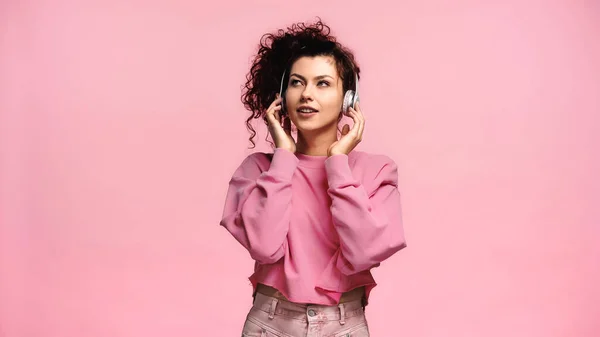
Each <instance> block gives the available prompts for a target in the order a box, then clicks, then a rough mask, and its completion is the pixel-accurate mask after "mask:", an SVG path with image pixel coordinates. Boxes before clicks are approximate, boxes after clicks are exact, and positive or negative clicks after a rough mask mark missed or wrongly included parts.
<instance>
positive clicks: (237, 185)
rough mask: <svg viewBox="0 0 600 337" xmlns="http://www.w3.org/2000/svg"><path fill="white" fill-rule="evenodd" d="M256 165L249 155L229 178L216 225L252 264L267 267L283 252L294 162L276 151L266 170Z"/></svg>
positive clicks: (255, 158)
mask: <svg viewBox="0 0 600 337" xmlns="http://www.w3.org/2000/svg"><path fill="white" fill-rule="evenodd" d="M265 160H266V158H265ZM259 161H260V157H259V155H257V154H253V155H250V156H248V157H247V158H246V159H245V160H244V162H243V163H242V164H241V165H240V166H239V167H238V169H237V170H236V171H235V173H234V174H233V177H232V178H231V180H230V182H229V189H228V191H227V196H226V199H225V207H224V210H223V217H222V220H221V222H220V225H221V226H223V227H225V228H226V229H227V230H228V231H229V232H230V233H231V234H232V235H233V237H234V238H235V239H236V240H237V241H238V242H239V243H240V244H242V246H244V247H245V248H246V249H247V250H248V251H249V252H250V256H251V257H252V258H253V259H254V260H256V261H257V262H259V263H261V264H270V263H274V262H277V261H278V260H279V259H281V258H282V257H283V256H284V254H285V251H286V248H287V247H286V246H287V240H286V236H287V233H288V229H289V224H290V213H291V209H290V207H291V200H292V176H293V175H294V171H295V170H296V167H297V164H298V158H296V156H295V155H294V154H293V153H292V152H290V151H288V150H284V149H279V148H277V149H275V152H274V154H273V159H272V161H271V164H270V166H268V167H269V168H268V169H267V170H264V171H263V170H262V169H261V168H260V165H259ZM267 165H268V163H267V164H266V165H263V167H264V166H267Z"/></svg>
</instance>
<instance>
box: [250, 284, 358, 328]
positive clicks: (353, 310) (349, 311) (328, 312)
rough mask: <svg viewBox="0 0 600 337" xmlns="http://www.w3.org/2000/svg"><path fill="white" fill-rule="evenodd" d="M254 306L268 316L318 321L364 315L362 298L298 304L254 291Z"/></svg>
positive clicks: (342, 321) (342, 322) (342, 319)
mask: <svg viewBox="0 0 600 337" xmlns="http://www.w3.org/2000/svg"><path fill="white" fill-rule="evenodd" d="M252 306H253V307H254V308H256V309H258V310H261V311H264V312H267V313H269V318H270V319H273V317H274V316H277V315H282V316H287V317H289V318H295V319H302V320H309V321H311V320H319V321H340V323H341V324H344V319H345V318H349V317H354V316H359V315H364V312H365V308H364V305H363V301H362V300H360V299H359V300H354V301H348V302H345V303H340V304H338V305H331V306H329V305H317V304H299V303H293V302H290V301H287V300H283V299H279V298H276V297H273V296H267V295H264V294H261V293H258V292H257V293H256V295H255V296H254V303H253V305H252Z"/></svg>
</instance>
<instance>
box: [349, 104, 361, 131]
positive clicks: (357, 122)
mask: <svg viewBox="0 0 600 337" xmlns="http://www.w3.org/2000/svg"><path fill="white" fill-rule="evenodd" d="M348 116H350V118H352V120H353V121H354V124H353V125H352V129H350V132H352V133H353V136H355V137H357V136H358V131H359V129H360V120H359V119H358V116H357V115H356V111H355V110H354V109H352V108H350V109H348Z"/></svg>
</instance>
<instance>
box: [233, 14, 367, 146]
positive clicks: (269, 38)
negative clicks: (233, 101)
mask: <svg viewBox="0 0 600 337" xmlns="http://www.w3.org/2000/svg"><path fill="white" fill-rule="evenodd" d="M330 33H331V29H330V28H329V26H328V25H326V24H325V23H323V21H322V20H321V19H320V18H318V20H317V21H316V22H315V23H313V24H309V25H307V24H305V23H294V24H293V25H291V26H290V27H287V29H286V30H284V29H279V30H278V31H277V32H276V33H267V34H264V35H263V36H262V38H261V39H260V44H259V46H258V52H257V54H256V56H255V57H254V60H253V62H252V66H251V68H250V72H249V73H248V74H247V75H246V83H245V84H244V87H243V90H242V97H241V98H242V103H243V104H244V107H245V108H246V109H247V110H249V111H250V116H249V117H248V119H246V128H247V129H248V131H249V132H250V134H251V135H250V138H249V140H250V142H251V143H252V148H253V147H255V145H256V144H255V142H254V137H255V136H256V131H255V130H254V128H253V127H252V124H251V121H252V119H258V118H262V119H263V121H264V122H265V124H266V123H267V121H266V118H265V111H266V109H267V108H268V107H269V105H270V104H271V103H272V102H273V100H275V97H276V94H278V93H279V89H280V84H281V83H280V81H281V76H282V75H283V73H284V71H285V73H286V74H287V73H289V70H290V68H291V66H292V64H293V63H294V62H295V61H296V60H297V59H298V58H300V57H303V56H310V57H314V56H331V57H333V58H334V60H335V64H336V69H337V72H338V75H339V76H340V78H341V79H342V81H343V89H344V91H346V90H348V89H349V88H353V87H354V81H355V79H354V74H355V73H356V76H358V77H359V78H360V68H359V66H358V64H357V62H356V61H355V58H354V54H353V53H352V51H350V50H349V49H348V48H346V47H344V46H342V45H341V44H340V43H339V42H338V41H337V39H336V37H335V36H333V35H331V34H330ZM286 83H287V75H286V78H284V88H285V84H286Z"/></svg>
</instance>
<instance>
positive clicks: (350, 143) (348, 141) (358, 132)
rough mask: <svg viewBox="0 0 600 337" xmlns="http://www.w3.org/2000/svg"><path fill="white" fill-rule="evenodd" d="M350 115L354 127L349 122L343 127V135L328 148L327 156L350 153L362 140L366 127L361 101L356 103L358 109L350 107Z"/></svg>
mask: <svg viewBox="0 0 600 337" xmlns="http://www.w3.org/2000/svg"><path fill="white" fill-rule="evenodd" d="M348 116H350V117H351V118H352V120H353V121H354V125H352V129H350V126H349V125H348V124H346V125H344V127H343V128H342V137H341V138H340V139H338V140H337V141H336V142H335V143H333V144H331V146H330V147H329V149H328V150H327V156H328V157H331V156H333V155H336V154H346V155H347V154H349V153H350V151H352V150H353V149H354V148H355V147H356V145H358V143H360V142H361V140H362V135H363V130H364V128H365V118H364V117H363V114H362V111H361V110H360V103H356V110H354V109H353V108H352V107H350V109H349V111H348Z"/></svg>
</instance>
